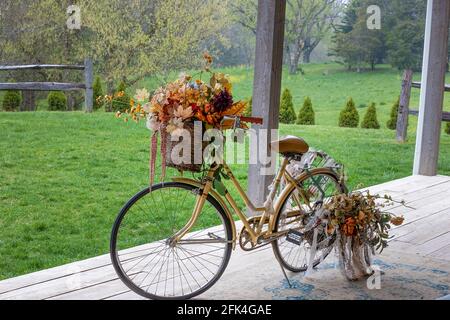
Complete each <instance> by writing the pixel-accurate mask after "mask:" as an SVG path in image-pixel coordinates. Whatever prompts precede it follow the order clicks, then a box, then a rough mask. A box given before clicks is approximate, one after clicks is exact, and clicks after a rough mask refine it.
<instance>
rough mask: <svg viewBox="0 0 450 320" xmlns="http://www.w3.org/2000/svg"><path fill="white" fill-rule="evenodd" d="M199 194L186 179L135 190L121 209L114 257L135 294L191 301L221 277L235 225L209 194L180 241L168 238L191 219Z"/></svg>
mask: <svg viewBox="0 0 450 320" xmlns="http://www.w3.org/2000/svg"><path fill="white" fill-rule="evenodd" d="M198 192H199V188H198V187H195V186H192V185H189V184H185V183H178V182H168V183H160V184H157V185H154V186H153V187H152V189H151V191H150V190H149V188H146V189H144V190H142V191H141V192H139V193H137V194H136V195H135V196H134V197H133V198H131V199H130V200H129V201H128V203H127V204H126V205H125V206H124V207H123V208H122V210H121V211H120V213H119V215H118V217H117V219H116V221H115V223H114V226H113V230H112V234H111V248H110V249H111V259H112V262H113V266H114V268H115V270H116V272H117V274H118V275H119V277H120V278H121V280H122V281H123V282H124V283H125V284H126V285H127V286H128V287H129V288H130V289H131V290H133V291H134V292H136V293H138V294H140V295H142V296H144V297H147V298H150V299H189V298H192V297H194V296H196V295H199V294H201V293H202V292H204V291H205V290H207V289H208V288H210V287H211V286H212V285H213V284H214V283H215V282H216V281H217V280H218V279H219V278H220V276H221V275H222V273H223V271H224V270H225V268H226V266H227V264H228V261H229V259H230V254H231V249H232V229H231V222H230V221H229V219H228V217H227V216H226V214H225V211H224V209H223V208H222V207H221V205H220V204H219V203H218V201H217V200H216V199H214V198H213V197H212V196H211V195H208V197H207V199H206V201H205V204H204V206H203V209H202V211H201V213H200V215H199V217H198V219H197V221H196V223H195V224H194V225H193V227H192V228H191V229H190V230H189V233H187V234H186V235H185V236H183V238H182V239H181V240H182V241H180V242H179V243H176V244H173V242H171V241H170V240H171V237H172V236H173V235H174V234H175V233H177V232H178V231H179V230H180V229H181V228H183V227H184V226H185V225H186V223H187V222H188V221H189V219H190V218H191V216H192V212H193V210H194V207H195V204H196V199H197V194H198Z"/></svg>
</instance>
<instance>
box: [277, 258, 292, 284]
mask: <svg viewBox="0 0 450 320" xmlns="http://www.w3.org/2000/svg"><path fill="white" fill-rule="evenodd" d="M276 258H277V261H278V264H279V265H280V268H281V271H282V272H283V275H284V278H285V279H286V281H287V283H288V285H289V288H292V284H291V281H289V278H288V276H287V274H286V270H284V267H283V264H282V263H281V261H280V259H279V258H278V257H276Z"/></svg>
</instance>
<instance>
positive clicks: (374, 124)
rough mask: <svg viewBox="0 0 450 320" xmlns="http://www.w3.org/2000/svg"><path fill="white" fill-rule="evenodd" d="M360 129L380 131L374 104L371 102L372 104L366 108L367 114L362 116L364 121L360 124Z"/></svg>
mask: <svg viewBox="0 0 450 320" xmlns="http://www.w3.org/2000/svg"><path fill="white" fill-rule="evenodd" d="M361 128H364V129H380V123H379V122H378V119H377V109H376V108H375V103H374V102H372V104H371V105H370V106H369V108H367V112H366V114H365V115H364V119H363V121H362V123H361Z"/></svg>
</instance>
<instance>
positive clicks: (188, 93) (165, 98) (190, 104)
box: [106, 53, 247, 184]
mask: <svg viewBox="0 0 450 320" xmlns="http://www.w3.org/2000/svg"><path fill="white" fill-rule="evenodd" d="M203 58H204V60H205V65H204V68H203V70H202V71H201V72H200V73H199V74H198V75H199V77H195V76H191V75H188V74H181V75H180V77H179V78H178V79H176V80H175V81H173V82H170V83H168V84H166V85H165V86H162V87H160V88H158V89H157V90H156V91H155V92H154V94H153V96H152V97H151V98H150V94H149V92H148V91H147V90H146V89H140V90H137V91H136V94H135V96H134V99H131V101H130V106H129V109H127V110H126V111H125V113H124V114H123V113H121V112H117V113H116V117H118V118H121V117H123V118H124V119H125V121H128V119H129V118H131V119H132V120H134V121H135V122H139V121H140V120H141V119H143V118H145V119H146V120H147V127H148V129H149V130H151V131H152V136H151V148H150V149H151V157H150V158H151V160H150V177H151V179H150V183H151V184H152V183H153V177H154V169H155V162H156V151H157V144H158V137H161V143H160V152H161V156H162V165H161V169H162V173H161V179H162V180H163V179H164V175H165V168H166V154H167V150H166V149H167V145H168V144H167V140H168V137H170V136H173V135H175V136H179V135H181V132H182V130H185V129H187V130H190V129H191V128H192V124H193V122H194V121H201V122H202V124H203V127H204V129H210V128H216V129H226V128H228V127H229V124H228V125H227V124H223V123H222V120H223V119H224V117H225V116H231V115H241V114H242V113H243V112H244V111H245V108H246V105H247V103H246V102H244V101H237V102H234V100H233V95H232V84H231V82H230V80H229V77H228V76H227V75H225V74H223V73H217V72H212V71H211V64H212V62H213V59H212V57H211V56H210V55H209V54H208V53H204V55H203ZM204 73H208V74H209V82H205V81H203V80H202V76H203V74H204ZM119 94H120V93H119ZM112 99H114V97H108V98H107V99H106V100H107V101H108V102H111V101H112ZM184 168H189V167H184ZM192 171H195V170H192Z"/></svg>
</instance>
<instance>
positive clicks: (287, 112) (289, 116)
mask: <svg viewBox="0 0 450 320" xmlns="http://www.w3.org/2000/svg"><path fill="white" fill-rule="evenodd" d="M295 119H296V115H295V111H294V104H293V102H292V95H291V92H290V91H289V89H284V91H283V94H282V95H281V104H280V122H281V123H295Z"/></svg>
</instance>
